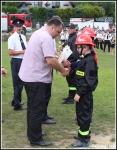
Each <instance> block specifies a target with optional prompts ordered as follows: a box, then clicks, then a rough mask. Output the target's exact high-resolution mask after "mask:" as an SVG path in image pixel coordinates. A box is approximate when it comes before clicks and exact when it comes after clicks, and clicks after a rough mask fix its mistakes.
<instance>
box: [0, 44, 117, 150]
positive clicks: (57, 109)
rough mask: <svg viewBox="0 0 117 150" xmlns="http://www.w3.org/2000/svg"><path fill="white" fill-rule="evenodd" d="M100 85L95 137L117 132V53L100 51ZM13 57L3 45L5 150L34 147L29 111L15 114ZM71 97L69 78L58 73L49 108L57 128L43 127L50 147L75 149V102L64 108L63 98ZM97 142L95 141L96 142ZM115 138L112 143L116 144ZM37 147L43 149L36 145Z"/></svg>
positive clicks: (55, 75)
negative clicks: (116, 66)
mask: <svg viewBox="0 0 117 150" xmlns="http://www.w3.org/2000/svg"><path fill="white" fill-rule="evenodd" d="M97 54H98V61H99V62H98V66H99V71H98V76H99V84H98V87H97V89H96V91H95V92H94V93H93V95H94V110H93V122H92V125H91V130H92V133H93V134H96V135H98V134H102V135H103V136H104V135H108V134H114V133H115V54H114V55H109V53H108V52H107V51H106V52H105V53H103V52H102V51H101V50H100V49H97ZM10 60H11V57H10V56H9V55H8V48H7V42H2V65H3V66H4V67H5V68H6V69H7V71H8V74H7V76H6V77H2V88H1V91H2V119H3V120H4V123H2V133H1V134H2V140H1V144H2V148H32V147H31V146H30V144H29V141H28V140H27V137H26V128H27V123H26V111H14V110H13V107H12V106H11V101H12V98H13V87H12V76H11V69H10ZM67 96H68V86H67V82H66V79H65V78H64V77H62V76H61V74H60V73H59V72H58V73H56V71H55V70H54V78H53V83H52V96H51V100H50V103H49V107H48V114H49V115H53V116H54V118H55V119H54V120H55V121H56V122H57V123H56V124H55V125H46V124H43V125H42V128H43V131H44V132H47V136H45V137H44V139H45V140H47V141H52V143H53V145H51V146H49V147H48V148H60V147H65V148H72V146H71V143H72V142H73V141H74V139H73V136H74V134H76V133H77V129H78V128H77V125H76V124H75V117H76V115H75V103H74V104H71V105H65V104H64V105H63V104H61V103H62V101H63V100H62V98H64V97H67ZM22 98H23V100H22V102H24V103H25V106H26V103H27V98H26V93H25V90H24V89H23V93H22ZM93 140H95V139H93ZM114 140H115V139H114V137H113V138H112V139H110V141H112V142H113V141H114ZM35 148H42V147H39V146H35Z"/></svg>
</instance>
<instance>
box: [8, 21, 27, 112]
mask: <svg viewBox="0 0 117 150" xmlns="http://www.w3.org/2000/svg"><path fill="white" fill-rule="evenodd" d="M13 24H14V26H15V27H21V26H23V24H24V21H23V20H22V19H15V20H13ZM22 44H23V46H24V49H23V47H22ZM26 46H27V42H26V37H25V36H24V35H23V34H20V33H18V32H17V31H15V32H14V33H13V34H12V35H11V36H10V37H9V38H8V50H9V51H10V50H12V51H19V54H17V55H12V54H11V72H12V80H13V90H14V95H13V100H12V103H11V105H12V106H14V110H25V109H26V108H25V107H22V103H21V102H22V90H23V82H22V81H21V79H20V78H19V76H18V72H19V69H20V66H21V63H22V59H23V56H24V54H23V53H22V51H23V50H25V49H26Z"/></svg>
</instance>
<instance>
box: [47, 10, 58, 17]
mask: <svg viewBox="0 0 117 150" xmlns="http://www.w3.org/2000/svg"><path fill="white" fill-rule="evenodd" d="M47 15H48V18H52V17H53V16H56V15H57V10H56V8H48V9H47Z"/></svg>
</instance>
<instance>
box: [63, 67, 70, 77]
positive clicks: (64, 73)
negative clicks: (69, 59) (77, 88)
mask: <svg viewBox="0 0 117 150" xmlns="http://www.w3.org/2000/svg"><path fill="white" fill-rule="evenodd" d="M61 74H62V76H63V77H66V76H69V69H68V68H64V71H63V72H61Z"/></svg>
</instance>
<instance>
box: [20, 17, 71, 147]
mask: <svg viewBox="0 0 117 150" xmlns="http://www.w3.org/2000/svg"><path fill="white" fill-rule="evenodd" d="M63 27H64V24H63V22H62V21H61V18H60V17H59V16H53V17H52V18H51V19H50V20H49V21H48V22H47V25H46V26H45V27H44V26H42V27H41V28H40V29H39V30H36V31H35V32H34V33H33V34H32V35H31V37H30V40H29V42H28V46H27V48H26V52H25V55H24V58H23V61H22V64H21V67H20V70H19V77H20V79H21V80H22V81H23V83H24V86H25V90H26V94H27V137H28V140H29V141H30V145H32V146H34V145H39V146H49V145H51V144H52V142H48V141H45V140H44V139H43V138H42V117H43V114H44V112H45V111H46V108H47V107H46V103H45V95H46V85H47V84H48V83H51V82H52V69H55V70H57V71H59V72H60V73H61V74H62V76H64V77H65V76H67V75H69V70H68V69H67V68H64V67H63V66H62V65H61V64H59V62H58V60H57V59H56V57H55V48H54V40H53V39H55V38H56V37H57V36H60V33H61V32H62V30H63Z"/></svg>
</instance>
